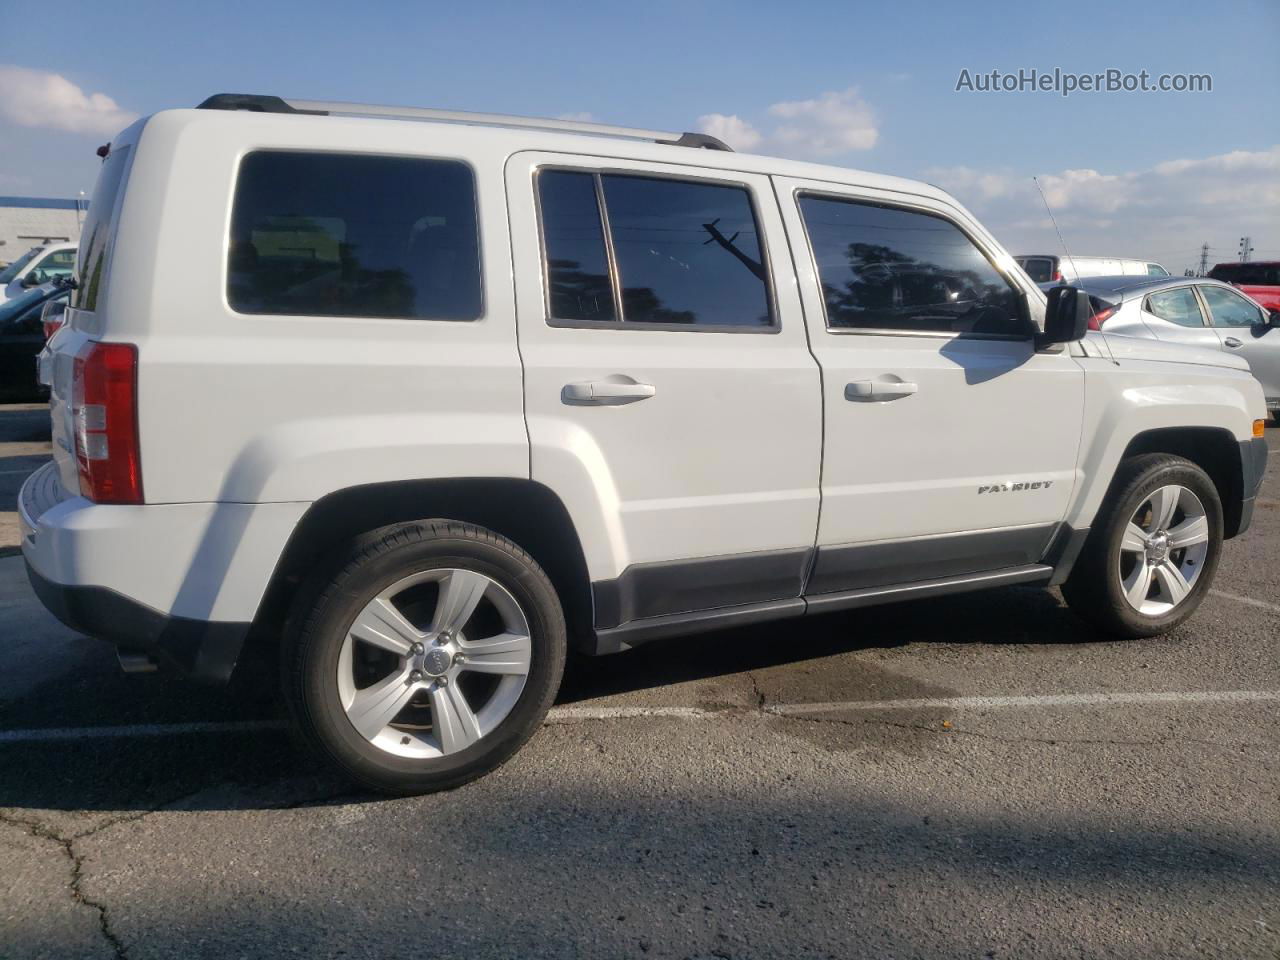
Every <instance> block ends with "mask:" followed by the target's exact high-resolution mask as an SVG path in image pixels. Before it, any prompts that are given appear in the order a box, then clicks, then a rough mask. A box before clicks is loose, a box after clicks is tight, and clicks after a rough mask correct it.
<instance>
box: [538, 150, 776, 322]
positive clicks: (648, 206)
mask: <svg viewBox="0 0 1280 960" xmlns="http://www.w3.org/2000/svg"><path fill="white" fill-rule="evenodd" d="M599 197H603V199H604V210H603V211H601V209H600V206H599V202H598V198H599ZM538 201H539V209H540V212H541V217H542V235H543V241H542V242H543V253H544V256H545V258H546V274H547V300H548V303H547V307H548V310H549V311H550V316H551V318H552V319H555V320H605V321H611V320H617V319H621V320H623V321H624V322H626V323H655V324H672V325H678V326H683V327H742V328H748V329H749V328H762V327H770V326H772V324H773V311H772V309H771V302H772V301H771V297H770V293H769V281H768V273H767V272H766V269H765V266H764V262H763V254H762V248H761V243H760V234H759V229H758V227H757V225H756V219H755V212H754V210H753V209H752V205H751V197H750V194H749V193H748V192H747V190H746V189H745V188H743V187H738V186H731V185H728V184H711V183H702V182H693V181H687V180H674V179H666V178H657V177H642V176H631V175H623V174H596V173H588V172H585V171H561V170H544V171H542V172H541V173H539V174H538ZM610 255H612V257H613V269H612V271H611V270H610V263H609V261H610ZM615 288H616V289H615ZM618 291H620V292H618ZM618 302H621V306H622V313H621V317H619V316H618V313H617V306H616V304H617V303H618Z"/></svg>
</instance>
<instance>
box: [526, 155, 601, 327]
mask: <svg viewBox="0 0 1280 960" xmlns="http://www.w3.org/2000/svg"><path fill="white" fill-rule="evenodd" d="M538 204H539V209H540V211H541V214H542V243H543V255H544V257H545V258H546V267H547V299H548V303H547V307H548V309H549V311H550V316H551V317H553V318H555V319H557V320H617V319H618V314H617V310H616V309H615V308H614V301H613V281H612V280H611V279H610V277H609V254H608V250H607V249H606V247H605V240H604V227H603V225H602V223H601V221H600V205H599V202H598V200H597V195H596V178H595V176H594V175H593V174H590V173H584V172H580V171H570V170H543V171H542V172H541V173H539V174H538Z"/></svg>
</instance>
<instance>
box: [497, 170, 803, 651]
mask: <svg viewBox="0 0 1280 960" xmlns="http://www.w3.org/2000/svg"><path fill="white" fill-rule="evenodd" d="M670 149H671V152H673V153H680V152H682V151H679V150H677V149H676V148H670ZM507 189H508V199H509V204H510V211H511V229H512V246H513V250H514V259H515V263H514V266H515V278H516V293H517V314H518V329H519V343H520V353H521V357H522V359H523V362H524V371H525V412H526V417H527V421H528V428H529V440H530V445H531V468H532V477H533V479H534V480H535V481H538V482H540V483H543V484H545V485H546V486H548V487H550V488H551V489H552V490H554V491H555V492H556V493H557V494H558V495H559V496H560V498H561V500H562V501H563V502H564V503H565V505H566V507H567V509H568V511H569V513H570V515H571V517H572V519H573V521H574V524H575V526H576V528H577V530H578V532H579V536H580V538H581V540H582V542H583V546H584V550H585V553H586V559H587V565H588V568H589V573H590V576H591V579H592V581H593V589H594V596H595V607H596V625H597V627H611V626H616V625H618V624H623V623H627V622H630V621H635V620H643V619H647V618H652V617H661V616H668V615H679V614H685V613H689V612H691V611H696V610H705V609H710V608H723V607H731V606H738V605H742V604H751V603H759V602H767V601H775V600H779V599H784V598H795V597H798V596H799V594H800V591H801V581H802V577H803V574H804V571H805V569H806V567H807V563H808V560H809V557H810V553H811V550H812V547H813V541H814V536H815V532H816V528H817V517H818V474H819V462H820V456H821V443H822V439H821V422H822V410H821V391H820V386H819V375H818V368H817V365H816V363H815V361H814V359H813V357H812V356H811V354H810V353H809V350H808V347H807V344H806V340H805V331H804V325H803V321H802V315H801V310H800V302H799V298H798V296H797V293H796V289H795V283H794V273H793V271H792V268H791V265H790V259H789V254H788V251H787V246H786V242H785V239H784V234H783V232H782V225H781V220H780V218H779V214H778V209H777V202H776V200H775V199H774V196H773V193H772V190H771V187H770V183H769V180H768V178H767V177H762V176H758V175H753V174H746V173H737V172H725V171H720V170H711V169H704V168H697V167H685V166H681V165H679V164H674V163H671V164H668V163H645V162H636V161H624V160H618V159H613V158H605V157H592V156H581V155H564V154H551V153H521V154H517V155H516V156H514V157H513V158H512V159H511V160H510V161H509V162H508V166H507Z"/></svg>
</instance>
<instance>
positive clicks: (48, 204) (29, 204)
mask: <svg viewBox="0 0 1280 960" xmlns="http://www.w3.org/2000/svg"><path fill="white" fill-rule="evenodd" d="M88 206H89V204H88V202H87V201H84V200H57V199H49V198H46V197H0V264H6V263H9V262H10V261H12V260H17V259H18V257H20V256H22V255H23V254H24V253H26V252H27V251H28V250H30V249H31V248H32V247H34V246H36V245H37V244H41V243H45V242H46V241H47V242H51V243H57V242H59V241H63V240H78V239H79V238H80V224H82V223H83V222H84V214H85V210H86V209H88Z"/></svg>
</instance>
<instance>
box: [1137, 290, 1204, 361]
mask: <svg viewBox="0 0 1280 960" xmlns="http://www.w3.org/2000/svg"><path fill="white" fill-rule="evenodd" d="M1142 320H1143V322H1144V323H1145V324H1146V326H1147V329H1148V330H1150V331H1151V332H1152V333H1153V334H1155V336H1156V339H1157V340H1168V341H1170V342H1172V343H1185V344H1187V345H1188V346H1192V347H1201V348H1203V349H1206V350H1219V349H1221V344H1220V343H1219V342H1218V336H1217V334H1215V333H1214V332H1213V329H1212V328H1211V327H1209V326H1208V325H1207V323H1206V322H1205V315H1204V311H1203V310H1202V309H1201V306H1200V298H1199V297H1197V296H1196V292H1195V289H1194V288H1193V286H1192V285H1191V284H1187V285H1186V286H1182V287H1173V288H1171V289H1164V290H1157V291H1156V292H1155V293H1149V294H1147V296H1146V297H1145V298H1144V299H1143V301H1142Z"/></svg>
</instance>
